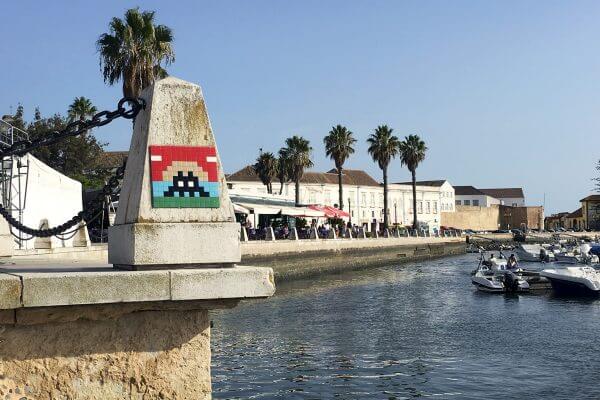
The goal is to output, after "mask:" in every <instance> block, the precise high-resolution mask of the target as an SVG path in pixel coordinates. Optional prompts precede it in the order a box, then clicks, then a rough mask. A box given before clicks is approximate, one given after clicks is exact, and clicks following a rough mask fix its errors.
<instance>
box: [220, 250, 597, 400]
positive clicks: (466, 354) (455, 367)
mask: <svg viewBox="0 0 600 400" xmlns="http://www.w3.org/2000/svg"><path fill="white" fill-rule="evenodd" d="M474 265H476V255H466V256H460V257H455V258H449V259H444V260H436V261H432V262H428V263H421V264H406V265H402V266H399V267H388V268H377V269H370V270H365V271H357V272H352V273H345V274H340V275H332V276H328V277H322V278H318V279H316V280H305V281H297V282H293V283H290V284H285V285H280V286H279V287H278V292H277V295H276V296H275V297H273V298H272V299H269V300H265V301H257V302H247V303H243V304H241V305H240V306H239V307H238V308H236V309H233V310H224V311H218V312H215V313H214V314H213V315H212V318H213V320H214V322H215V327H214V329H213V389H214V397H215V398H217V399H232V398H244V399H245V398H261V399H276V398H286V399H313V398H314V399H320V398H340V399H381V398H385V399H406V398H413V397H430V396H435V397H441V398H461V399H463V398H467V399H470V398H471V399H476V398H477V399H480V398H523V397H529V398H531V397H533V398H547V397H548V396H550V395H551V396H552V397H553V398H571V397H576V396H573V393H576V394H581V393H585V394H586V396H587V397H589V398H595V397H599V396H600V388H598V387H597V385H596V383H595V379H591V378H592V377H595V376H596V375H597V374H598V372H600V365H599V361H597V360H596V358H597V357H595V354H596V351H595V347H596V345H595V336H596V334H597V332H598V328H600V324H599V322H598V321H599V320H598V315H597V314H598V312H599V310H600V307H599V306H600V303H599V302H598V301H596V300H592V299H561V298H557V297H554V296H552V295H550V294H545V295H516V296H502V295H486V294H481V293H478V292H476V291H475V290H474V289H473V287H472V285H471V284H470V277H469V273H470V271H471V270H472V269H473V268H474ZM586 377H587V378H586ZM482 388H485V390H482Z"/></svg>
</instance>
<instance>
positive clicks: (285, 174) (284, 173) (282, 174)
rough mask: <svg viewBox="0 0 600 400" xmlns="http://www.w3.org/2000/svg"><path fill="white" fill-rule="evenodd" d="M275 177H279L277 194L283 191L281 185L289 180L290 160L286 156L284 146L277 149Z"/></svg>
mask: <svg viewBox="0 0 600 400" xmlns="http://www.w3.org/2000/svg"><path fill="white" fill-rule="evenodd" d="M277 178H278V179H279V195H281V194H282V193H283V185H284V184H285V183H286V182H289V180H290V160H288V158H287V156H286V151H285V148H282V149H280V150H279V158H278V159H277Z"/></svg>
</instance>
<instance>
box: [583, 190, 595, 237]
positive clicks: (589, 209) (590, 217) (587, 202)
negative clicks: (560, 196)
mask: <svg viewBox="0 0 600 400" xmlns="http://www.w3.org/2000/svg"><path fill="white" fill-rule="evenodd" d="M580 201H581V214H582V217H583V221H584V225H585V229H593V230H595V231H597V230H600V194H593V195H591V196H587V197H585V198H583V199H581V200H580Z"/></svg>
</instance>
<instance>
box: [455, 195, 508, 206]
mask: <svg viewBox="0 0 600 400" xmlns="http://www.w3.org/2000/svg"><path fill="white" fill-rule="evenodd" d="M455 197H456V202H457V203H456V204H457V205H461V206H473V205H474V206H479V207H491V206H492V205H493V204H500V200H498V199H496V198H495V197H492V196H487V195H485V194H482V195H471V194H469V195H456V196H455ZM465 200H466V201H468V204H465ZM459 201H460V204H458V202H459ZM473 201H476V202H477V203H473Z"/></svg>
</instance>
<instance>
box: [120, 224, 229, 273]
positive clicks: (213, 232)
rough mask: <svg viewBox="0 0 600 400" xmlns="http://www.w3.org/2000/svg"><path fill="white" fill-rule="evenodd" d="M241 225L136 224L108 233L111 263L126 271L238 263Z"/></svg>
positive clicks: (122, 226) (125, 225) (124, 225)
mask: <svg viewBox="0 0 600 400" xmlns="http://www.w3.org/2000/svg"><path fill="white" fill-rule="evenodd" d="M240 260H241V250H240V224H238V223H236V222H214V223H184V222H182V223H135V224H123V225H115V226H111V227H110V228H109V230H108V262H109V263H111V264H113V265H115V266H116V267H122V268H126V269H143V267H149V268H157V267H160V268H171V269H172V268H179V267H182V266H186V265H187V266H194V267H198V266H202V265H207V266H215V265H220V266H221V265H223V264H234V263H239V262H240Z"/></svg>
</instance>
